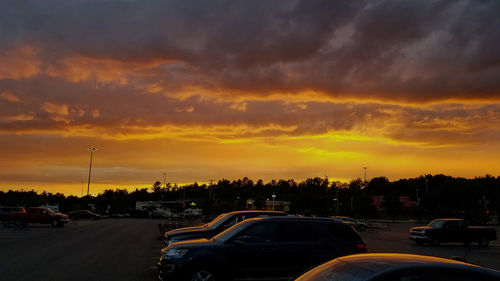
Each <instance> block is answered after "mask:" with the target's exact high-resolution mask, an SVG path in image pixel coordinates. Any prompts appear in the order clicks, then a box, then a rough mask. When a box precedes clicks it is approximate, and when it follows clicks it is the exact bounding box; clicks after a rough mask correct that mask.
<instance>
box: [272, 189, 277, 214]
mask: <svg viewBox="0 0 500 281" xmlns="http://www.w3.org/2000/svg"><path fill="white" fill-rule="evenodd" d="M271 197H273V211H275V210H276V209H275V206H274V198H276V194H274V193H273V195H271Z"/></svg>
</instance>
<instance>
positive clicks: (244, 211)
mask: <svg viewBox="0 0 500 281" xmlns="http://www.w3.org/2000/svg"><path fill="white" fill-rule="evenodd" d="M255 213H265V214H277V215H278V214H284V213H285V212H280V211H269V210H240V211H233V212H229V213H227V214H228V215H233V214H255Z"/></svg>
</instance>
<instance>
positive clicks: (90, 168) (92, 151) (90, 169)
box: [87, 147, 97, 196]
mask: <svg viewBox="0 0 500 281" xmlns="http://www.w3.org/2000/svg"><path fill="white" fill-rule="evenodd" d="M95 150H97V148H95V147H89V151H90V167H89V181H88V184H87V196H89V190H90V174H91V173H92V156H93V155H94V151H95Z"/></svg>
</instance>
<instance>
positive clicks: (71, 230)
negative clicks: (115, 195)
mask: <svg viewBox="0 0 500 281" xmlns="http://www.w3.org/2000/svg"><path fill="white" fill-rule="evenodd" d="M158 236H159V231H158V221H157V220H147V219H104V220H99V221H78V222H76V223H75V222H70V224H69V225H67V226H66V227H64V228H53V227H50V226H45V225H29V226H28V227H27V228H21V229H14V228H12V227H9V228H6V227H2V228H0V279H1V280H3V281H10V280H12V281H14V280H16V281H24V280H26V281H27V280H30V281H32V280H46V281H59V280H61V281H62V280H64V281H67V280H74V281H80V280H82V281H83V280H86V281H87V280H122V281H125V280H134V281H137V280H157V270H156V262H157V261H158V259H159V250H160V249H161V246H162V241H161V240H157V238H158Z"/></svg>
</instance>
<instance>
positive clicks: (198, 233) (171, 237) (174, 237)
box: [164, 210, 285, 246]
mask: <svg viewBox="0 0 500 281" xmlns="http://www.w3.org/2000/svg"><path fill="white" fill-rule="evenodd" d="M284 215H285V213H284V212H277V211H265V210H262V211H260V210H244V211H234V212H230V213H224V214H221V215H219V216H218V217H216V218H215V219H214V220H212V221H211V222H209V223H207V224H204V225H201V226H195V227H185V228H178V229H174V230H171V231H168V232H165V235H164V242H165V246H168V245H169V244H170V243H173V242H177V241H185V240H193V239H199V238H211V237H213V236H215V235H217V234H219V233H221V232H222V231H224V230H226V229H228V228H229V227H231V226H233V225H235V224H237V223H239V222H240V221H243V220H245V219H249V218H254V217H258V216H284Z"/></svg>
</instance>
